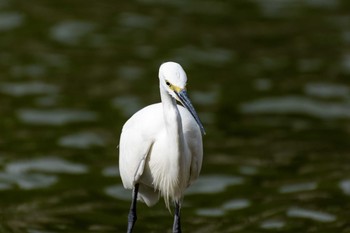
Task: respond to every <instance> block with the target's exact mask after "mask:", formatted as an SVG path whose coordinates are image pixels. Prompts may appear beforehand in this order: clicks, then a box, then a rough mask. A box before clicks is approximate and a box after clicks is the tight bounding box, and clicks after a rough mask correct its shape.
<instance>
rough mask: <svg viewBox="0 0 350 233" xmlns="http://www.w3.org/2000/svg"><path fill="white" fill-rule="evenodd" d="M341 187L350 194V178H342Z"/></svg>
mask: <svg viewBox="0 0 350 233" xmlns="http://www.w3.org/2000/svg"><path fill="white" fill-rule="evenodd" d="M339 187H340V188H341V190H343V192H344V193H345V194H347V195H350V180H342V181H340V182H339Z"/></svg>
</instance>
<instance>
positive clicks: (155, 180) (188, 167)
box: [119, 62, 204, 232]
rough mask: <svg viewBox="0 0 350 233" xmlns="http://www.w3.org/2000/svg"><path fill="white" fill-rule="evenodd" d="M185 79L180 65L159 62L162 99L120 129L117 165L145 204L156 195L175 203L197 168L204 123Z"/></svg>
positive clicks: (121, 174) (136, 114)
mask: <svg viewBox="0 0 350 233" xmlns="http://www.w3.org/2000/svg"><path fill="white" fill-rule="evenodd" d="M186 81H187V77H186V74H185V72H184V70H183V69H182V67H181V66H180V65H179V64H177V63H174V62H167V63H164V64H162V65H161V67H160V69H159V87H160V94H161V103H157V104H153V105H149V106H147V107H145V108H143V109H141V110H140V111H138V112H136V113H135V114H134V115H133V116H132V117H131V118H130V119H129V120H128V121H127V122H126V123H125V124H124V126H123V129H122V133H121V136H120V144H119V148H120V152H119V153H120V154H119V169H120V176H121V178H122V182H123V185H124V187H125V188H127V189H133V188H134V187H135V185H136V184H138V190H136V191H138V192H136V195H137V194H138V199H139V200H141V201H143V202H145V203H146V204H147V205H148V206H151V205H154V204H155V203H157V201H158V200H159V196H160V195H162V196H163V197H164V200H165V203H166V206H167V207H168V208H169V202H170V200H173V201H174V202H175V203H179V205H180V203H181V201H182V198H183V195H184V191H185V189H186V188H187V187H188V186H189V185H190V184H191V183H192V182H193V181H194V180H195V179H197V177H198V175H199V172H200V170H201V166H202V157H203V149H202V135H201V131H202V133H204V128H203V126H202V124H201V122H200V120H199V118H198V116H197V114H196V112H195V110H194V108H193V106H192V104H191V102H190V100H189V98H188V97H187V94H186V88H185V87H186ZM175 99H176V100H178V101H179V102H180V103H182V104H183V105H184V106H185V107H183V106H180V105H178V104H177V103H176V100H175ZM135 209H136V204H135ZM135 211H136V210H135ZM180 231H181V230H180ZM180 231H179V232H180ZM128 232H131V230H130V231H129V230H128Z"/></svg>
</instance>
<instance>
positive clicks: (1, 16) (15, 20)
mask: <svg viewBox="0 0 350 233" xmlns="http://www.w3.org/2000/svg"><path fill="white" fill-rule="evenodd" d="M22 23H23V15H21V14H20V13H17V12H3V13H0V31H7V30H11V29H14V28H17V27H19V26H21V25H22Z"/></svg>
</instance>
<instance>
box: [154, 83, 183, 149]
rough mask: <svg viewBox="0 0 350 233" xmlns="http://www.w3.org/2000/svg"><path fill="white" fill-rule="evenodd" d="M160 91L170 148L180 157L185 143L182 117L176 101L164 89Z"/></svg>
mask: <svg viewBox="0 0 350 233" xmlns="http://www.w3.org/2000/svg"><path fill="white" fill-rule="evenodd" d="M160 90H161V91H160V95H161V100H162V105H163V114H164V122H165V127H166V130H167V134H168V138H169V144H170V145H169V146H170V147H171V149H173V150H174V151H176V152H177V153H178V155H180V151H183V142H184V137H183V131H182V120H181V115H180V112H179V109H178V108H177V104H176V100H175V99H174V98H173V97H172V96H171V95H170V94H169V93H168V92H167V91H166V90H164V89H163V88H160Z"/></svg>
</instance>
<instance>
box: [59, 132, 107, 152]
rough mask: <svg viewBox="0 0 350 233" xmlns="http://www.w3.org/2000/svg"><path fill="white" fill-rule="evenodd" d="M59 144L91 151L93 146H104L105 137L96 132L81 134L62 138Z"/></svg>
mask: <svg viewBox="0 0 350 233" xmlns="http://www.w3.org/2000/svg"><path fill="white" fill-rule="evenodd" d="M58 144H59V145H60V146H63V147H71V148H79V149H89V148H91V147H93V146H104V145H105V144H106V142H105V140H104V139H103V137H102V136H101V135H99V134H97V133H94V132H81V133H76V134H70V135H66V136H63V137H61V138H60V139H59V140H58Z"/></svg>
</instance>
